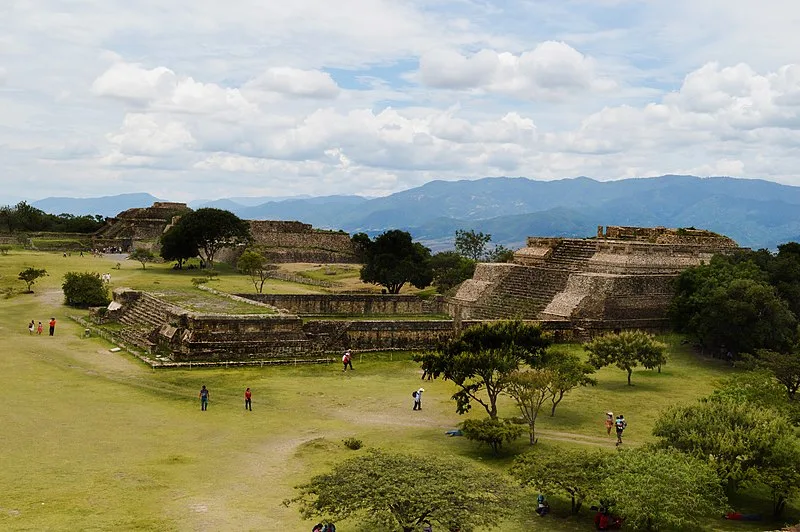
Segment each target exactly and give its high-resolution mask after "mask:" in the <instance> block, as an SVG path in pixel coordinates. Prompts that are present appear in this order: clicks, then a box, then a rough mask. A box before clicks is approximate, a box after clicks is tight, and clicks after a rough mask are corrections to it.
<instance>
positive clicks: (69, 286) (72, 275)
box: [61, 272, 111, 307]
mask: <svg viewBox="0 0 800 532" xmlns="http://www.w3.org/2000/svg"><path fill="white" fill-rule="evenodd" d="M61 288H62V289H63V290H64V302H65V303H66V304H67V305H70V306H72V307H100V306H105V305H108V303H109V302H110V301H111V298H110V297H109V296H108V286H107V285H106V284H105V283H104V282H103V279H102V278H101V277H100V274H99V273H91V272H84V273H78V272H67V274H66V275H64V284H62V285H61Z"/></svg>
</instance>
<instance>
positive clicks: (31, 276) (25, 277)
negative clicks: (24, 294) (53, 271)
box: [17, 266, 47, 294]
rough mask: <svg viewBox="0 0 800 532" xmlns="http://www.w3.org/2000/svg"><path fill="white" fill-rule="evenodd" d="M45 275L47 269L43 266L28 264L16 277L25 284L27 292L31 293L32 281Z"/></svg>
mask: <svg viewBox="0 0 800 532" xmlns="http://www.w3.org/2000/svg"><path fill="white" fill-rule="evenodd" d="M46 275H47V270H45V269H44V268H34V267H33V266H29V267H28V268H25V269H24V270H22V271H21V272H19V276H18V277H17V278H18V279H19V280H20V281H22V282H24V283H25V284H26V285H27V287H28V288H27V291H28V293H30V294H32V293H33V290H32V289H31V287H32V286H33V283H35V282H36V280H37V279H39V278H40V277H44V276H46Z"/></svg>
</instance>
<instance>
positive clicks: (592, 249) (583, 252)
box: [544, 239, 597, 271]
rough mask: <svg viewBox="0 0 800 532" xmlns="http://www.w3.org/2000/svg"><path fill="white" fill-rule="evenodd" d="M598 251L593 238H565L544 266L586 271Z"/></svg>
mask: <svg viewBox="0 0 800 532" xmlns="http://www.w3.org/2000/svg"><path fill="white" fill-rule="evenodd" d="M596 252H597V243H596V242H593V241H591V240H580V239H565V240H564V241H563V242H561V243H560V244H559V245H558V246H557V247H556V248H555V249H553V252H552V253H551V254H550V256H549V257H547V259H546V260H545V264H544V266H546V267H548V268H556V269H564V270H569V271H585V270H586V263H587V262H588V261H589V259H591V258H592V257H593V256H594V254H595V253H596Z"/></svg>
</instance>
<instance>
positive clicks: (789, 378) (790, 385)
mask: <svg viewBox="0 0 800 532" xmlns="http://www.w3.org/2000/svg"><path fill="white" fill-rule="evenodd" d="M756 356H757V357H758V362H757V364H758V365H759V366H761V367H763V368H765V369H767V370H769V372H770V373H772V375H774V376H775V379H777V381H778V382H780V383H781V384H782V385H783V386H785V387H786V393H787V394H788V395H789V399H794V398H795V394H797V390H798V389H800V350H798V348H797V347H795V349H794V350H793V351H792V352H788V353H779V352H776V351H770V350H768V349H761V350H759V351H757V352H756Z"/></svg>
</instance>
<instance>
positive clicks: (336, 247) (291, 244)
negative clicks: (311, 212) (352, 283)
mask: <svg viewBox="0 0 800 532" xmlns="http://www.w3.org/2000/svg"><path fill="white" fill-rule="evenodd" d="M250 231H251V232H252V234H253V239H254V241H255V242H256V244H258V245H259V246H263V247H267V248H271V247H272V248H301V249H319V250H325V251H335V252H338V253H346V254H353V246H352V244H351V243H350V235H348V234H347V233H345V232H344V231H324V230H321V229H314V228H313V227H312V226H311V225H309V224H304V223H301V222H283V221H267V220H250Z"/></svg>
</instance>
